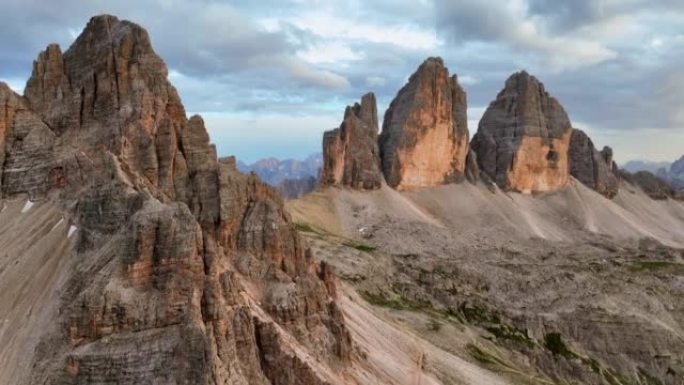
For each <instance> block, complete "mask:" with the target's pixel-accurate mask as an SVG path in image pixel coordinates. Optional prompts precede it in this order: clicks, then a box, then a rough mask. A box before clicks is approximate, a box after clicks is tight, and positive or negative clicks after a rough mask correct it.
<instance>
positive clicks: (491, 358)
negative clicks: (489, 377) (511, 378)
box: [466, 344, 509, 368]
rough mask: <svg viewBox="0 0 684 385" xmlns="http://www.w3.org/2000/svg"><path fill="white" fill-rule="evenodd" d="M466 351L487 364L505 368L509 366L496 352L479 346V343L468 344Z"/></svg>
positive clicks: (476, 359) (478, 360)
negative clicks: (493, 352)
mask: <svg viewBox="0 0 684 385" xmlns="http://www.w3.org/2000/svg"><path fill="white" fill-rule="evenodd" d="M466 351H467V352H468V354H469V355H470V356H471V357H472V358H473V359H475V361H477V362H479V363H481V364H485V365H494V366H502V367H504V368H508V367H509V366H508V365H507V364H506V363H505V362H504V361H503V360H502V359H501V358H499V357H497V356H495V355H494V354H492V353H490V352H488V351H486V350H484V349H482V348H480V347H478V346H477V345H474V344H467V345H466Z"/></svg>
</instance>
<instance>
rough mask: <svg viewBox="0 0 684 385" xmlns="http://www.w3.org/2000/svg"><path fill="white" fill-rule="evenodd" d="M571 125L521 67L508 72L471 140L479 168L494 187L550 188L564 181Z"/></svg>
mask: <svg viewBox="0 0 684 385" xmlns="http://www.w3.org/2000/svg"><path fill="white" fill-rule="evenodd" d="M571 133H572V127H571V125H570V120H569V119H568V116H567V114H566V113H565V110H564V109H563V107H562V106H561V105H560V103H558V101H557V100H556V99H555V98H553V97H551V96H550V95H549V94H548V93H547V92H546V90H545V89H544V85H543V84H542V83H541V82H539V81H538V80H537V79H536V78H535V77H533V76H530V75H529V74H527V73H526V72H524V71H523V72H519V73H516V74H513V75H512V76H511V77H510V78H508V80H506V85H505V87H504V89H503V90H502V91H501V92H499V94H498V95H497V97H496V100H494V101H493V102H492V103H491V104H490V105H489V107H488V108H487V110H486V111H485V113H484V115H483V117H482V120H480V124H479V127H478V131H477V134H476V135H475V136H474V137H473V141H472V143H471V145H472V147H473V149H474V150H475V152H476V153H477V160H478V163H479V166H480V169H481V170H482V171H483V172H484V173H486V174H487V175H488V176H489V177H490V178H492V180H494V181H495V182H496V184H497V185H499V187H501V188H503V189H507V190H514V191H521V192H527V193H531V192H545V191H554V190H557V189H559V188H561V187H563V186H565V185H566V184H567V183H568V180H569V176H570V172H569V167H568V147H569V144H570V136H571Z"/></svg>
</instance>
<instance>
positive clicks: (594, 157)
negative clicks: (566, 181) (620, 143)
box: [568, 129, 619, 198]
mask: <svg viewBox="0 0 684 385" xmlns="http://www.w3.org/2000/svg"><path fill="white" fill-rule="evenodd" d="M568 156H569V162H570V174H571V175H572V176H574V177H575V178H577V180H579V181H580V182H582V183H584V184H585V185H586V186H588V187H590V188H592V189H594V190H596V191H597V192H599V193H601V194H603V195H604V196H606V197H607V198H612V197H614V196H615V195H616V194H617V193H618V188H619V179H618V177H617V175H615V172H614V171H615V170H614V168H615V166H614V164H613V150H612V149H611V148H610V147H604V148H603V150H601V151H598V150H597V149H596V148H595V147H594V143H593V142H592V141H591V139H590V138H589V136H587V134H585V133H584V131H582V130H578V129H573V131H572V136H571V138H570V148H569V154H568Z"/></svg>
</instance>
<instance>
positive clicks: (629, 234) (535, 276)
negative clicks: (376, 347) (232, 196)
mask: <svg viewBox="0 0 684 385" xmlns="http://www.w3.org/2000/svg"><path fill="white" fill-rule="evenodd" d="M288 209H289V211H290V212H291V213H292V214H293V218H294V220H295V222H296V223H298V226H299V228H300V232H301V233H302V234H304V235H306V239H307V241H308V244H309V245H310V246H311V247H312V249H313V250H314V252H315V253H316V255H317V256H319V257H320V258H323V259H324V260H325V261H326V262H328V263H330V264H331V265H333V266H334V267H335V271H336V272H337V274H338V275H339V276H340V277H341V278H342V280H343V281H344V282H345V285H344V287H346V290H348V291H352V292H354V293H358V295H360V296H361V297H362V298H363V299H364V300H365V301H366V302H367V303H369V304H371V305H372V307H373V308H375V309H376V311H381V312H382V313H383V314H384V317H386V319H388V320H389V321H388V322H392V323H397V324H400V325H402V327H406V328H408V329H410V330H411V333H413V335H414V337H413V338H415V340H416V341H420V342H419V343H418V342H415V343H416V344H423V346H424V347H423V348H422V349H424V350H423V351H424V360H425V362H426V363H427V364H426V371H429V372H431V373H433V374H434V376H435V377H436V378H437V379H438V380H439V381H440V382H441V383H444V384H450V383H463V384H467V383H477V382H474V381H471V380H468V379H467V376H466V375H465V374H464V373H465V372H467V371H466V370H461V371H460V372H459V371H455V370H453V369H454V367H451V366H448V365H446V366H444V365H443V361H442V358H443V355H444V354H447V355H448V356H452V357H458V358H459V359H461V360H464V361H466V362H469V363H471V364H475V365H478V366H480V367H482V368H486V369H488V370H490V371H491V372H494V373H497V374H498V375H499V376H500V377H501V378H502V379H503V380H502V381H507V382H510V383H521V384H551V383H572V384H580V383H581V384H681V383H682V380H683V378H684V377H683V374H682V373H683V370H684V366H683V365H684V329H683V328H682V325H683V321H684V300H683V299H684V264H683V262H684V259H683V258H684V249H683V247H684V205H682V204H681V203H679V202H676V201H673V200H666V201H655V200H652V199H651V198H650V197H649V196H648V195H646V194H645V193H644V192H643V191H641V190H640V189H639V188H637V187H634V186H630V185H626V184H623V186H622V188H621V190H620V192H619V193H618V194H617V196H616V197H615V198H614V199H613V200H608V199H606V198H605V197H603V196H601V195H600V194H598V193H597V192H595V191H593V190H590V189H588V188H586V187H585V186H583V185H582V184H581V183H579V182H577V181H575V180H573V181H572V182H571V184H570V185H569V186H568V187H566V188H564V189H562V190H560V191H557V192H554V193H550V194H544V195H541V196H530V195H522V194H518V193H506V192H503V191H501V190H499V189H493V190H490V189H489V188H487V186H484V185H482V184H480V185H477V186H473V185H470V184H468V183H462V184H459V185H447V186H443V187H440V188H436V189H425V190H417V191H411V192H396V191H394V190H392V189H389V188H386V187H385V188H383V189H381V190H379V191H375V192H360V191H351V190H348V189H327V190H322V191H319V192H317V193H314V194H312V195H309V196H306V197H304V198H300V199H299V200H296V201H292V202H290V203H289V204H288ZM355 295H356V294H355ZM351 298H355V296H351ZM342 304H343V307H342V308H343V311H344V312H345V314H346V313H348V312H352V311H353V310H350V309H348V308H347V304H346V303H345V302H344V301H343V302H342ZM486 383H494V382H493V381H492V382H486Z"/></svg>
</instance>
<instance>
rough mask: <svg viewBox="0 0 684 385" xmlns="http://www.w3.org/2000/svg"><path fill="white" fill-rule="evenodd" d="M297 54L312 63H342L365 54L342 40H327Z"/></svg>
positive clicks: (358, 58)
mask: <svg viewBox="0 0 684 385" xmlns="http://www.w3.org/2000/svg"><path fill="white" fill-rule="evenodd" d="M297 55H298V56H299V57H300V58H302V59H304V60H306V61H307V62H309V63H312V64H330V63H336V64H342V62H348V61H356V60H361V59H362V58H363V55H362V54H361V53H359V52H355V51H353V50H352V49H351V47H350V46H349V45H347V44H344V43H342V42H326V43H320V44H316V45H313V46H310V47H308V48H307V49H306V50H305V51H299V52H297Z"/></svg>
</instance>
